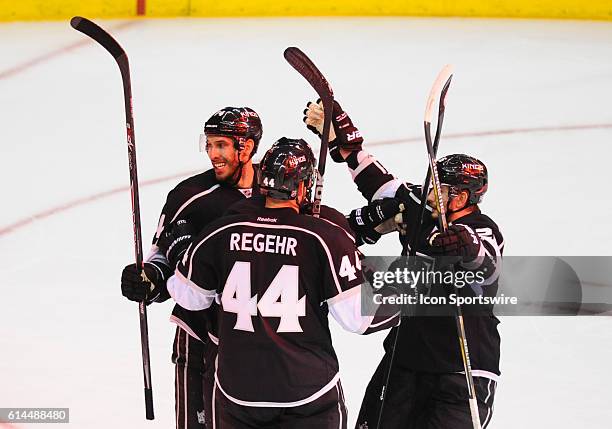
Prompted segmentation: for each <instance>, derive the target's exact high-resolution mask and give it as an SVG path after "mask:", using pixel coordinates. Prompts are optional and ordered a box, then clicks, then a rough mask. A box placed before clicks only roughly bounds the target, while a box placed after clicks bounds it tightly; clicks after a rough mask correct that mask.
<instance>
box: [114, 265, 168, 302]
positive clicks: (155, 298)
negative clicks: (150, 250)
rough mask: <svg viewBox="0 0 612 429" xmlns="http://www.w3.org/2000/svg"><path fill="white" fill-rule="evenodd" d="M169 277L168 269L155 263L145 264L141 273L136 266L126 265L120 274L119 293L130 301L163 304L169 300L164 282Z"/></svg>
mask: <svg viewBox="0 0 612 429" xmlns="http://www.w3.org/2000/svg"><path fill="white" fill-rule="evenodd" d="M171 275H172V269H171V268H170V267H168V266H166V265H164V264H161V263H157V262H145V263H144V268H143V269H142V271H141V270H139V269H138V267H137V266H136V264H130V265H127V266H126V267H125V268H124V269H123V272H122V273H121V293H122V294H123V296H125V297H126V298H127V299H129V300H130V301H137V302H141V301H145V302H146V303H147V304H151V303H152V302H163V301H165V300H167V299H168V298H170V294H169V293H168V290H167V289H166V280H167V279H168V277H170V276H171Z"/></svg>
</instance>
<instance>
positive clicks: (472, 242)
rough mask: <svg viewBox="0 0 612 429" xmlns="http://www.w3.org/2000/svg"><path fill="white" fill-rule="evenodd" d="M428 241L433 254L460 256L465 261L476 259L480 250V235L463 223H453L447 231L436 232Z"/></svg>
mask: <svg viewBox="0 0 612 429" xmlns="http://www.w3.org/2000/svg"><path fill="white" fill-rule="evenodd" d="M428 241H429V244H430V246H431V253H432V255H433V256H460V257H461V258H462V261H463V262H464V263H465V262H470V261H473V260H474V259H476V257H477V256H478V252H479V250H480V239H479V238H478V235H476V233H474V232H473V231H472V230H470V229H468V228H466V227H464V226H462V225H451V226H449V227H448V229H447V230H446V231H445V232H435V233H433V234H432V235H431V236H430V237H429V240H428Z"/></svg>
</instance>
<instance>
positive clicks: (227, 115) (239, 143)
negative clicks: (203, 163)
mask: <svg viewBox="0 0 612 429" xmlns="http://www.w3.org/2000/svg"><path fill="white" fill-rule="evenodd" d="M262 134H263V127H262V126H261V119H259V115H258V114H257V113H256V112H255V111H254V110H253V109H251V108H249V107H224V108H223V109H221V110H219V111H218V112H216V113H215V114H214V115H212V116H211V117H210V118H209V119H208V121H206V123H205V124H204V134H203V135H201V136H200V148H201V149H203V148H204V147H206V136H207V135H218V136H225V137H230V138H231V139H232V140H233V141H234V147H235V148H236V150H242V149H244V142H245V141H247V140H248V139H253V142H254V146H253V152H252V153H251V156H253V155H254V154H255V152H257V147H258V146H259V140H261V135H262ZM203 151H204V150H203Z"/></svg>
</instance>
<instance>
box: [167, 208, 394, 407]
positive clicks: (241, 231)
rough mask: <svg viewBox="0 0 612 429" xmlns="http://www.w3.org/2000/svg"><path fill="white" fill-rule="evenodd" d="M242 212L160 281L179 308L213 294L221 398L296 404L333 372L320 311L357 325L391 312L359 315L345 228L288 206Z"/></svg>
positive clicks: (216, 226) (357, 272) (331, 382)
mask: <svg viewBox="0 0 612 429" xmlns="http://www.w3.org/2000/svg"><path fill="white" fill-rule="evenodd" d="M329 210H332V209H329ZM248 212H249V213H245V214H239V215H232V216H226V217H224V218H222V219H220V220H219V221H217V222H214V223H213V224H211V225H209V227H207V228H206V229H205V230H204V231H203V233H202V234H201V235H200V236H199V237H198V238H196V239H195V240H194V241H193V243H192V245H191V247H190V249H189V250H188V252H187V253H186V255H185V257H184V258H183V261H182V262H181V263H180V264H179V266H178V267H177V271H176V274H175V276H173V277H172V278H171V279H170V280H169V282H168V289H169V291H170V294H171V295H172V296H173V298H174V299H175V300H176V301H177V302H178V303H179V304H181V305H183V306H185V307H187V308H192V309H195V308H204V307H207V306H208V305H210V304H211V303H212V302H213V300H215V299H216V300H217V301H218V302H220V311H219V355H218V361H217V382H218V386H219V389H220V390H221V392H222V393H223V394H224V395H225V396H226V397H227V398H228V399H230V400H231V401H233V402H235V403H238V404H241V405H245V406H255V407H293V406H299V405H302V404H306V403H308V402H311V401H313V400H315V399H317V398H318V397H320V396H322V395H323V394H325V393H326V392H327V391H328V390H329V389H331V388H333V387H334V386H335V385H336V383H337V381H338V379H339V374H338V361H337V358H336V354H335V352H334V349H333V347H332V342H331V335H330V332H329V327H328V312H329V313H331V314H332V315H333V316H334V318H335V319H336V320H337V321H338V322H339V323H340V324H341V325H342V326H343V327H344V328H345V329H347V330H349V331H352V332H356V333H367V332H369V331H373V330H378V329H385V328H388V327H390V326H394V325H396V324H397V320H398V319H397V317H396V318H395V320H394V321H393V320H392V318H388V320H387V321H386V322H385V323H378V322H377V323H375V324H376V328H375V329H372V328H371V326H370V325H372V324H373V321H374V319H375V318H374V317H372V316H362V315H361V311H360V308H361V307H360V299H361V298H360V296H361V295H360V294H361V287H360V286H361V284H362V281H363V278H362V274H361V266H360V263H359V259H358V255H357V249H356V247H355V244H354V241H353V238H352V236H351V235H350V234H348V233H347V232H346V231H345V230H344V229H342V228H340V227H338V226H337V225H334V224H333V223H331V222H329V221H327V220H324V219H317V218H313V217H311V216H307V215H300V214H297V213H296V212H295V211H294V210H292V209H289V208H282V209H269V208H265V207H259V208H258V209H257V210H253V206H251V207H250V209H249V210H248ZM336 213H337V212H336ZM337 215H339V214H338V213H337ZM340 217H341V215H340Z"/></svg>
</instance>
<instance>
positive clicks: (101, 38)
mask: <svg viewBox="0 0 612 429" xmlns="http://www.w3.org/2000/svg"><path fill="white" fill-rule="evenodd" d="M70 25H71V26H72V28H74V29H75V30H77V31H80V32H81V33H83V34H85V35H87V36H89V37H91V38H92V39H94V40H95V41H96V42H98V43H99V44H100V45H102V47H103V48H104V49H106V50H107V51H108V52H109V53H110V54H111V55H112V56H113V58H115V60H117V59H118V58H119V57H121V56H122V55H125V51H124V50H123V48H122V47H121V45H119V43H117V41H116V40H115V39H113V37H112V36H111V35H110V34H108V33H107V32H106V31H104V30H103V29H102V28H101V27H100V26H98V25H97V24H96V23H94V22H92V21H90V20H89V19H87V18H83V17H82V16H75V17H73V18H72V19H71V20H70Z"/></svg>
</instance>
